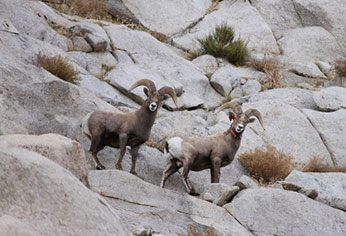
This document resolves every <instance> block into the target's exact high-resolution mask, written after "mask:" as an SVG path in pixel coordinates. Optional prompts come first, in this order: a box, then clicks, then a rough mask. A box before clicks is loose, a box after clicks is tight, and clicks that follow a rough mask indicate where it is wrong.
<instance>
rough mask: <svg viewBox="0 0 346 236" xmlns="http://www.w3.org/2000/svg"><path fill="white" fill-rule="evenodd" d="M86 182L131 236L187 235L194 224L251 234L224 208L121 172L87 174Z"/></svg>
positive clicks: (239, 233) (223, 232) (222, 230)
mask: <svg viewBox="0 0 346 236" xmlns="http://www.w3.org/2000/svg"><path fill="white" fill-rule="evenodd" d="M89 183H90V187H91V189H92V190H94V191H96V192H98V193H100V194H102V195H103V196H104V197H106V199H107V201H108V202H109V203H110V204H111V206H113V207H114V208H115V209H116V211H117V212H118V214H119V215H120V217H121V219H122V220H123V222H124V223H125V224H126V226H127V227H128V228H129V229H130V230H131V231H132V233H133V234H135V233H138V231H139V230H140V229H141V228H147V227H148V226H149V227H151V228H152V230H153V231H154V232H156V233H161V234H164V235H167V236H173V235H174V236H175V235H176V234H177V233H186V232H187V228H188V225H189V224H192V223H195V224H196V225H197V227H198V228H199V229H201V230H203V231H205V230H206V228H207V227H209V226H211V225H212V226H213V227H214V228H215V229H216V230H217V231H218V232H220V233H222V234H224V235H240V236H241V235H249V236H250V235H252V234H251V233H250V232H248V231H247V230H246V229H245V228H243V227H242V226H241V225H240V224H239V223H238V222H237V221H236V220H235V219H234V218H233V217H232V216H231V215H230V214H229V213H228V212H227V211H226V210H225V209H223V208H221V207H218V206H216V205H214V204H211V203H209V202H207V201H203V200H200V199H198V198H196V197H192V196H190V195H188V194H186V193H185V194H182V193H177V192H174V191H170V190H168V189H162V188H160V187H158V186H154V185H152V184H149V183H147V182H144V181H143V180H141V179H139V178H137V177H136V176H133V175H131V174H129V173H127V172H124V171H119V170H106V171H90V172H89ZM124 186H127V187H126V188H124Z"/></svg>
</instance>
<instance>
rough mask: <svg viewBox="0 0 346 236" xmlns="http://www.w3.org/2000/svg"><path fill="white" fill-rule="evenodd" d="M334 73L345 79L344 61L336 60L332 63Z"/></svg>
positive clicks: (345, 67)
mask: <svg viewBox="0 0 346 236" xmlns="http://www.w3.org/2000/svg"><path fill="white" fill-rule="evenodd" d="M334 68H335V72H336V73H337V74H338V75H339V76H341V77H346V59H339V60H336V61H335V63H334Z"/></svg>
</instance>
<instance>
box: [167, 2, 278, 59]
mask: <svg viewBox="0 0 346 236" xmlns="http://www.w3.org/2000/svg"><path fill="white" fill-rule="evenodd" d="M226 2H232V1H226ZM222 23H227V24H228V25H230V26H232V27H233V28H234V30H235V33H236V37H235V38H238V36H240V37H241V38H242V39H244V40H248V41H249V43H248V47H249V48H250V49H251V50H255V51H256V52H261V53H264V52H266V51H267V50H269V51H272V52H274V53H278V52H279V48H278V45H277V44H276V41H275V38H274V35H273V33H272V31H271V29H270V27H269V26H268V25H267V24H266V23H265V21H264V20H263V18H262V17H261V16H260V14H259V13H258V11H257V10H256V9H255V8H254V7H252V6H251V5H250V3H249V2H247V1H246V2H244V1H236V2H235V3H234V4H231V5H228V4H227V3H225V4H220V6H219V7H218V9H216V10H215V11H213V12H211V13H210V14H208V15H207V16H205V17H204V18H203V20H202V21H201V22H199V23H198V24H197V25H196V26H194V27H193V28H192V29H191V30H190V32H189V33H188V34H185V35H183V36H180V37H175V38H173V43H174V44H175V45H177V46H179V47H182V48H184V49H190V50H191V49H195V48H196V47H197V46H198V43H197V39H198V38H201V37H204V36H206V35H208V34H209V33H211V32H212V31H213V30H214V29H215V27H216V26H218V25H221V24H222Z"/></svg>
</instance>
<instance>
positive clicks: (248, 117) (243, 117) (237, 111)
mask: <svg viewBox="0 0 346 236" xmlns="http://www.w3.org/2000/svg"><path fill="white" fill-rule="evenodd" d="M226 108H229V109H230V111H229V112H228V116H229V119H230V120H231V121H233V122H232V124H231V130H232V132H235V133H237V134H241V133H243V132H244V130H245V127H246V126H247V124H248V123H252V122H254V121H255V118H252V116H255V117H256V118H257V119H258V121H259V122H260V124H261V126H262V128H263V129H264V126H263V120H262V116H261V113H260V112H259V111H258V110H256V109H249V110H247V111H245V112H243V110H242V109H241V107H240V105H238V104H237V103H235V102H228V103H225V104H223V105H222V106H220V107H219V108H217V109H216V111H215V113H218V112H220V111H222V110H224V109H226Z"/></svg>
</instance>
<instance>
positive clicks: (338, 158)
mask: <svg viewBox="0 0 346 236" xmlns="http://www.w3.org/2000/svg"><path fill="white" fill-rule="evenodd" d="M303 112H304V113H305V115H306V116H307V117H308V119H309V120H310V121H311V124H312V125H313V126H314V127H315V129H316V130H317V132H318V133H319V135H320V136H321V138H322V140H323V142H324V145H325V146H326V147H327V148H328V151H329V153H330V156H331V159H332V161H333V163H332V164H334V165H336V166H340V167H344V166H346V159H345V152H346V140H345V132H346V123H345V119H346V109H340V110H338V111H335V112H318V111H312V110H307V109H304V110H303ZM318 157H320V155H318Z"/></svg>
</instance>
